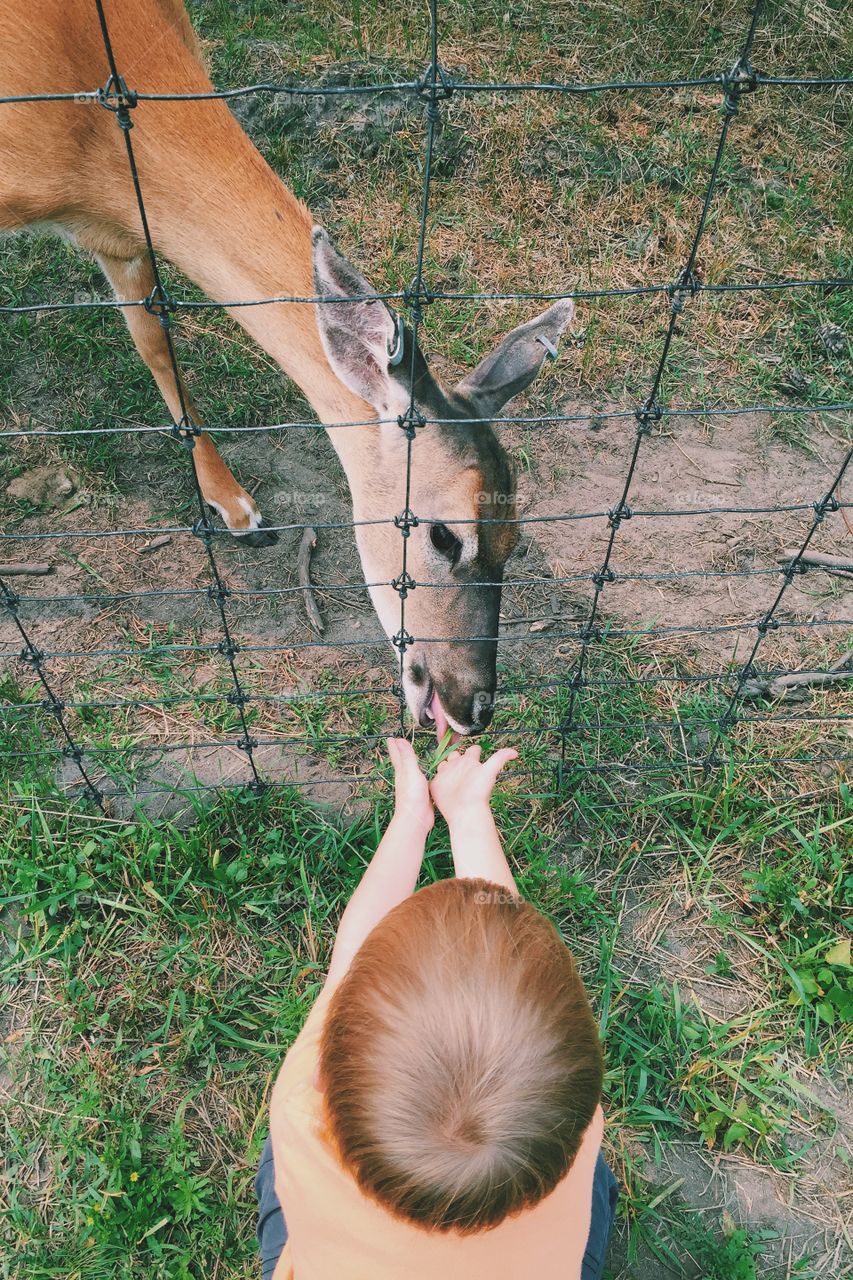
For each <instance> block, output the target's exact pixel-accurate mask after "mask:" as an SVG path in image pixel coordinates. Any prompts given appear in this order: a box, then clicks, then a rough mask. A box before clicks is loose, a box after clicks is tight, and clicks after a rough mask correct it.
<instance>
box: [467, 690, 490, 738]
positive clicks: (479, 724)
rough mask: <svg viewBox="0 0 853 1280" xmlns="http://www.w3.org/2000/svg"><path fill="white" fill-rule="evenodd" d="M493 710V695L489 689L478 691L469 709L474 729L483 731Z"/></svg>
mask: <svg viewBox="0 0 853 1280" xmlns="http://www.w3.org/2000/svg"><path fill="white" fill-rule="evenodd" d="M494 710H495V695H494V694H493V693H492V692H491V690H490V689H478V690H477V692H476V693H475V694H474V702H473V705H472V707H471V721H472V723H473V725H474V727H475V728H476V729H485V728H486V726H487V725H488V724H489V722H490V721H491V718H492V715H493V714H494Z"/></svg>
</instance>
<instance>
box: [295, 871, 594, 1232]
mask: <svg viewBox="0 0 853 1280" xmlns="http://www.w3.org/2000/svg"><path fill="white" fill-rule="evenodd" d="M320 1079H321V1083H322V1087H323V1091H324V1094H325V1100H326V1107H327V1111H328V1116H329V1122H330V1125H331V1129H332V1132H333V1134H334V1137H335V1140H336V1142H337V1145H338V1147H339V1150H340V1152H341V1155H342V1157H343V1160H344V1162H345V1163H346V1165H347V1167H348V1168H349V1169H351V1170H352V1172H353V1175H354V1176H355V1178H356V1180H357V1181H358V1183H359V1185H360V1186H361V1188H362V1190H364V1191H365V1192H366V1193H368V1194H369V1195H371V1196H373V1197H374V1198H375V1199H377V1200H379V1201H380V1202H381V1203H382V1204H383V1205H384V1206H385V1207H386V1208H387V1209H389V1210H390V1211H391V1212H392V1213H395V1214H396V1215H398V1216H400V1217H403V1218H406V1219H408V1220H410V1221H413V1222H416V1223H419V1224H420V1225H422V1226H425V1227H435V1228H439V1229H451V1228H452V1229H455V1230H457V1231H464V1232H468V1231H477V1230H483V1229H485V1228H487V1227H491V1226H495V1225H497V1223H499V1222H501V1221H502V1220H503V1219H504V1218H505V1217H506V1216H507V1215H508V1214H512V1213H517V1212H518V1211H520V1210H521V1209H524V1208H526V1207H528V1206H531V1205H534V1204H536V1203H537V1201H539V1200H541V1199H542V1198H543V1197H544V1196H546V1195H548V1193H549V1192H550V1191H552V1190H553V1188H554V1187H555V1186H556V1185H557V1183H558V1182H559V1181H560V1179H561V1178H562V1177H563V1176H564V1174H565V1173H566V1172H567V1170H568V1168H569V1166H570V1165H571V1163H572V1161H573V1160H574V1158H575V1155H576V1154H577V1151H578V1148H579V1146H580V1143H581V1139H582V1137H583V1134H584V1131H585V1130H586V1128H587V1126H588V1125H589V1123H590V1121H591V1119H592V1117H593V1115H594V1113H595V1110H596V1108H597V1106H598V1103H599V1098H600V1094H601V1079H602V1059H601V1049H600V1046H599V1039H598V1030H597V1027H596V1024H595V1021H594V1019H593V1016H592V1013H591V1011H590V1008H589V1004H588V1002H587V998H586V993H585V991H584V988H583V984H582V982H581V980H580V978H579V977H578V974H577V970H576V969H575V966H574V962H573V960H572V957H571V955H570V953H569V951H568V950H567V948H566V946H565V944H564V943H563V941H562V939H561V938H560V935H559V934H558V932H557V930H556V929H555V928H554V926H553V925H552V924H551V923H550V922H549V921H548V920H546V919H545V917H544V916H542V915H540V914H539V912H538V911H536V910H534V908H533V907H531V906H530V905H529V904H528V903H526V902H523V901H521V900H520V899H517V898H515V897H514V896H513V895H511V894H510V893H508V892H507V890H506V889H502V888H500V887H499V886H498V885H493V884H489V883H488V882H487V881H485V880H443V881H441V882H439V883H438V884H433V885H430V886H429V887H428V888H425V889H422V890H421V891H420V892H419V893H416V894H415V895H414V896H413V897H411V898H408V899H407V900H406V901H405V902H403V903H401V904H400V906H398V907H396V908H395V909H394V910H393V911H391V912H390V913H389V914H388V915H387V916H386V917H385V919H384V920H383V921H382V922H381V923H380V924H379V925H377V927H376V928H375V929H374V930H373V932H372V933H371V934H370V935H369V937H368V938H367V940H366V941H365V942H364V943H363V944H362V946H361V948H360V950H359V951H358V953H357V955H356V956H355V959H354V960H353V963H352V966H351V968H350V971H349V973H348V974H347V976H346V977H345V978H344V979H343V981H342V982H341V984H340V986H339V987H338V989H337V991H336V992H335V993H334V995H333V996H332V1000H331V1003H330V1005H329V1009H328V1011H327V1016H326V1022H325V1027H324V1031H323V1038H322V1044H321V1053H320Z"/></svg>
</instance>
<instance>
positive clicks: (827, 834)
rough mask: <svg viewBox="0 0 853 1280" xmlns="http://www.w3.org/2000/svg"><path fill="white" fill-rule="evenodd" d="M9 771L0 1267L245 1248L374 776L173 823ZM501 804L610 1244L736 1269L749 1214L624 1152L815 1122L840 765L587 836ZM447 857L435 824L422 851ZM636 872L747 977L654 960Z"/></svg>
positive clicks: (834, 916)
mask: <svg viewBox="0 0 853 1280" xmlns="http://www.w3.org/2000/svg"><path fill="white" fill-rule="evenodd" d="M20 781H21V780H19V786H18V787H17V788H15V790H17V791H18V795H17V797H15V796H14V794H11V795H10V797H9V799H8V800H7V801H6V802H5V803H4V805H3V808H2V810H0V814H1V815H2V817H1V818H0V821H2V824H3V842H2V848H3V852H2V855H0V883H2V884H3V885H4V886H5V890H4V894H3V897H2V899H0V905H2V906H3V907H5V908H6V915H5V920H6V928H7V930H8V932H7V935H6V942H5V945H4V952H3V957H4V958H3V979H4V985H3V988H2V997H0V998H2V1006H0V1018H2V1019H3V1024H4V1026H7V1027H9V1028H11V1030H12V1034H11V1035H8V1034H7V1052H8V1055H9V1059H10V1061H9V1067H10V1069H11V1071H12V1075H13V1079H14V1080H15V1082H16V1089H15V1094H14V1097H13V1100H11V1101H10V1102H9V1103H7V1106H6V1108H5V1117H4V1118H5V1134H4V1141H3V1147H4V1151H5V1153H6V1159H7V1162H8V1169H9V1172H10V1175H11V1176H10V1177H9V1179H8V1180H7V1182H6V1184H5V1190H4V1193H3V1194H4V1197H5V1203H4V1205H3V1209H4V1213H3V1218H2V1221H3V1226H2V1231H3V1236H4V1242H5V1246H6V1250H7V1257H8V1256H11V1257H13V1258H14V1257H17V1258H19V1259H24V1258H25V1259H26V1265H25V1268H24V1270H20V1269H19V1268H18V1266H17V1264H15V1263H13V1264H12V1266H13V1270H12V1272H11V1274H13V1275H16V1276H17V1275H21V1276H23V1274H25V1273H26V1275H28V1276H40V1277H41V1276H43V1277H48V1276H51V1277H53V1276H57V1275H59V1274H62V1275H66V1274H67V1275H74V1274H76V1271H75V1268H76V1269H77V1271H79V1273H80V1274H81V1276H82V1275H85V1276H97V1277H101V1276H103V1277H107V1276H109V1277H113V1276H115V1277H119V1276H125V1275H128V1276H129V1275H131V1274H133V1275H135V1276H145V1277H152V1278H153V1277H160V1276H163V1277H167V1276H168V1277H174V1276H186V1277H196V1276H198V1277H201V1276H203V1275H207V1274H210V1272H209V1270H208V1268H209V1266H210V1265H211V1260H213V1259H217V1260H218V1261H217V1266H218V1267H219V1270H218V1271H217V1272H216V1274H217V1275H220V1276H223V1277H228V1278H229V1280H230V1278H232V1277H237V1276H244V1275H248V1274H250V1270H251V1265H252V1262H251V1259H252V1249H253V1242H252V1234H251V1179H252V1172H253V1164H254V1161H255V1160H256V1158H257V1155H258V1152H259V1147H260V1144H261V1141H262V1138H263V1134H264V1131H265V1123H266V1121H265V1109H264V1108H265V1099H266V1094H267V1089H268V1087H269V1084H270V1081H271V1078H272V1074H273V1073H274V1072H275V1070H276V1069H277V1066H278V1063H279V1062H280V1059H281V1057H282V1055H283V1053H284V1051H285V1049H286V1047H287V1045H288V1043H290V1041H291V1040H292V1038H293V1036H294V1035H295V1033H296V1031H297V1030H298V1028H299V1026H300V1024H301V1021H302V1019H303V1018H304V1015H305V1013H306V1011H307V1009H308V1007H309V1006H310V1002H311V999H312V997H313V995H314V993H315V992H316V990H317V989H318V984H319V982H320V981H321V977H322V971H323V968H324V965H325V963H326V961H327V958H328V953H329V948H330V945H331V942H332V939H333V935H334V927H335V922H336V920H337V918H338V917H339V915H340V912H341V910H342V908H343V905H344V903H345V902H346V900H347V898H348V896H349V894H350V893H351V891H352V889H353V888H354V886H355V884H356V883H357V880H358V877H359V875H360V873H361V870H362V869H363V866H364V864H365V861H366V859H367V858H369V856H370V854H371V852H372V850H373V849H374V847H375V845H376V842H377V839H378V835H379V831H380V829H381V825H382V823H383V821H384V820H385V819H386V818H387V814H388V809H387V799H386V798H384V797H385V795H387V793H384V794H383V793H376V796H375V801H374V805H373V806H372V807H371V808H370V809H369V810H368V812H367V813H366V814H365V816H363V817H361V818H359V819H356V820H354V821H352V822H350V823H349V824H346V823H344V824H340V823H338V822H336V821H335V820H333V819H330V818H329V817H326V816H323V814H322V812H321V811H318V810H315V809H312V808H311V807H309V806H308V805H307V804H306V803H305V802H304V801H303V800H301V799H300V798H299V797H298V796H297V795H296V794H295V793H293V794H290V793H287V794H279V795H278V796H277V797H275V798H272V799H270V798H264V799H262V800H260V801H257V800H252V799H241V798H240V797H239V796H234V795H230V796H228V795H226V796H223V798H222V799H221V800H220V802H219V803H218V804H217V805H216V806H215V807H212V808H211V807H207V806H204V807H203V808H202V809H201V810H200V813H199V816H198V820H197V822H196V823H195V824H194V825H192V826H190V827H189V828H188V829H186V830H183V831H182V830H179V829H178V828H176V827H174V826H172V825H170V824H165V825H159V824H158V825H157V826H154V825H151V824H150V823H148V822H147V821H146V820H144V819H143V818H141V817H139V818H137V819H135V820H133V821H130V822H127V821H110V820H105V819H104V818H102V817H98V816H97V815H92V816H90V817H87V816H86V815H85V814H84V813H82V812H81V811H80V809H79V808H78V809H68V807H67V806H66V805H64V804H63V802H62V801H61V800H60V799H59V798H58V797H56V796H49V795H47V794H43V795H42V796H41V798H37V797H36V796H35V795H33V792H34V791H38V788H37V787H35V786H32V787H22V786H21V785H20ZM27 792H28V793H29V798H27V794H26V793H27ZM497 813H498V819H499V822H500V825H501V827H502V829H503V831H504V833H505V835H506V840H507V847H508V851H509V854H510V857H511V859H512V862H513V865H514V866H515V868H516V870H517V872H518V875H519V881H520V884H521V886H522V889H523V891H524V893H525V894H526V895H527V896H528V897H529V898H530V899H531V900H532V901H534V902H535V903H536V904H537V905H538V906H540V908H541V909H542V910H544V911H545V912H547V913H548V914H550V915H551V916H552V918H553V919H554V920H555V922H556V923H557V924H558V925H559V927H560V928H561V930H562V931H563V933H564V936H565V937H566V939H567V941H569V943H570V945H571V946H572V947H573V949H574V950H575V952H576V954H577V956H578V959H579V963H580V965H581V968H582V971H583V973H584V976H585V979H586V981H587V983H588V985H589V988H590V991H591V993H592V996H593V999H594V1001H595V1004H596V1007H597V1009H598V1011H599V1016H600V1019H601V1023H602V1029H603V1032H604V1035H605V1041H606V1046H607V1064H608V1069H607V1081H606V1107H607V1113H608V1117H609V1122H610V1125H609V1130H608V1144H609V1145H610V1147H611V1151H612V1158H613V1160H614V1164H615V1166H616V1168H617V1171H618V1173H619V1175H620V1178H621V1179H622V1181H623V1184H624V1186H625V1191H626V1197H625V1204H624V1210H623V1212H624V1213H625V1215H626V1217H627V1219H628V1221H629V1222H630V1224H631V1226H632V1235H631V1242H632V1243H631V1249H632V1250H635V1251H637V1250H639V1251H641V1252H642V1250H643V1249H648V1248H649V1247H651V1248H652V1249H653V1251H654V1252H655V1253H656V1254H657V1255H658V1256H660V1257H661V1258H662V1259H666V1258H667V1257H668V1258H670V1260H671V1262H672V1265H673V1266H674V1268H675V1270H674V1274H676V1275H691V1276H695V1275H700V1274H701V1275H703V1276H716V1275H719V1277H720V1280H723V1278H724V1277H725V1280H728V1278H729V1277H730V1276H736V1275H741V1274H742V1275H743V1276H744V1277H750V1276H752V1275H753V1274H756V1273H755V1272H753V1271H750V1270H749V1266H750V1265H751V1263H750V1259H751V1258H752V1256H753V1252H754V1249H753V1246H754V1244H755V1240H754V1239H753V1238H752V1237H748V1238H747V1237H744V1236H743V1235H740V1234H738V1233H735V1234H729V1236H728V1237H726V1236H725V1234H723V1235H722V1236H721V1235H720V1234H719V1222H718V1221H717V1219H716V1218H715V1216H714V1215H710V1214H709V1215H708V1218H707V1220H705V1221H704V1222H703V1223H702V1224H697V1222H696V1220H695V1218H693V1219H691V1218H690V1216H689V1215H687V1214H686V1213H684V1212H683V1211H681V1210H679V1209H678V1203H679V1197H678V1195H677V1190H678V1189H677V1188H676V1189H674V1190H673V1191H671V1192H670V1193H669V1194H667V1195H666V1196H665V1197H663V1198H660V1196H659V1193H658V1194H656V1195H653V1194H651V1193H650V1191H649V1189H648V1186H647V1184H646V1182H645V1178H644V1173H645V1171H646V1166H647V1164H648V1163H649V1162H652V1163H653V1162H654V1159H655V1151H656V1150H657V1149H658V1148H659V1147H660V1146H661V1145H663V1146H665V1145H666V1144H667V1143H668V1142H670V1141H672V1140H674V1139H678V1140H688V1141H694V1142H697V1143H702V1142H705V1143H707V1144H709V1145H711V1146H713V1147H714V1148H715V1149H716V1148H720V1149H722V1150H724V1151H731V1150H734V1151H736V1152H739V1153H742V1154H743V1155H748V1156H750V1157H751V1158H753V1159H755V1160H756V1161H758V1162H759V1163H760V1164H762V1165H764V1166H766V1167H769V1168H775V1169H779V1170H783V1171H784V1172H786V1173H794V1174H796V1172H797V1171H798V1170H799V1169H801V1168H802V1167H803V1161H804V1160H805V1159H807V1154H808V1148H809V1143H810V1141H813V1140H815V1139H816V1138H820V1137H821V1135H825V1134H830V1133H831V1130H832V1126H833V1122H832V1120H831V1117H830V1116H829V1114H828V1112H827V1111H826V1109H825V1108H824V1106H823V1105H822V1104H821V1102H820V1099H819V1098H818V1097H817V1095H816V1093H815V1089H814V1073H815V1072H817V1073H818V1075H820V1074H827V1075H829V1074H831V1073H832V1072H833V1071H834V1070H835V1069H837V1068H838V1066H839V1065H840V1064H841V1063H842V1062H843V1061H844V1060H845V1055H848V1054H849V1052H850V1048H851V1021H850V1014H851V1011H850V1003H849V1001H850V999H851V998H853V997H850V996H848V1001H847V1003H846V1005H842V1006H840V1007H838V1008H836V1010H835V1016H833V1017H829V1018H828V1017H827V1016H826V1013H825V1010H823V1009H822V1004H823V1003H824V1002H825V1000H826V988H827V986H828V985H829V980H827V979H826V978H825V977H824V976H823V971H824V970H828V971H829V973H830V975H831V983H832V985H837V986H838V987H839V989H844V990H846V991H848V992H849V991H850V987H851V972H853V971H851V970H850V968H849V965H847V964H846V963H845V962H844V954H843V947H842V948H841V949H840V950H839V949H838V943H839V941H843V939H844V937H845V936H849V935H846V934H845V929H846V928H847V924H845V916H846V917H847V921H848V924H849V912H850V909H851V907H853V875H851V872H850V866H849V856H848V855H849V849H850V838H851V833H853V804H851V798H850V794H849V792H848V791H847V790H846V789H845V788H841V789H840V790H839V789H837V788H836V789H833V788H827V791H826V794H825V796H824V797H823V799H822V801H821V802H819V803H817V802H812V803H811V804H810V805H809V806H808V807H803V808H798V806H795V805H790V804H789V805H776V806H774V805H768V804H767V803H765V802H763V801H762V800H761V799H760V797H758V796H750V795H749V793H748V791H747V790H746V788H745V787H744V786H743V785H742V784H737V783H736V784H729V785H728V786H724V787H723V789H722V790H721V791H720V793H719V794H718V795H717V796H716V798H715V799H714V800H712V799H711V798H710V797H708V796H707V795H702V794H699V793H694V792H690V791H673V792H671V793H670V794H669V795H668V796H665V797H663V798H657V799H655V800H653V801H650V802H648V803H643V802H641V803H639V804H636V805H632V806H630V807H626V808H625V809H623V810H621V811H616V812H611V813H610V814H609V815H608V816H607V817H605V818H602V817H599V818H598V821H597V828H596V831H595V833H594V835H593V837H592V839H591V840H590V841H589V843H587V833H584V834H583V835H582V834H581V829H580V828H581V824H580V823H579V822H578V820H577V818H576V817H572V815H571V813H570V811H569V810H568V809H567V808H566V807H560V806H559V805H555V804H554V803H553V802H536V801H533V802H530V801H529V800H528V799H527V798H526V796H525V794H524V793H523V792H512V791H510V792H504V793H502V795H501V797H500V798H499V800H498V803H497ZM578 838H581V839H582V840H583V844H582V845H581V846H580V849H582V853H581V854H580V856H578V854H577V853H575V854H574V855H573V854H572V848H573V847H574V849H575V850H578V851H579V852H580V850H579V846H577V845H575V844H574V841H575V840H576V839H578ZM662 866H663V867H665V868H666V873H667V874H666V879H665V882H664V883H662V882H661V878H660V877H659V872H660V869H661V867H662ZM448 869H449V857H448V845H447V836H446V831H445V829H444V828H443V825H442V824H439V827H438V828H437V830H436V832H435V833H434V835H433V837H432V838H431V840H430V844H429V848H428V855H427V859H426V862H425V872H424V875H425V877H426V878H432V877H435V876H441V875H443V874H446V873H447V871H448ZM675 886H682V887H681V888H678V889H676V888H675ZM638 891H639V892H642V893H644V894H646V895H647V896H648V898H649V900H650V901H653V902H655V903H659V902H662V901H666V900H667V899H668V898H669V897H670V896H671V895H672V894H673V892H674V893H675V896H676V898H678V899H679V901H680V904H681V905H682V906H683V905H684V903H685V902H686V901H687V900H688V899H689V902H690V907H689V910H690V913H691V916H692V921H693V924H692V928H693V929H694V930H695V931H696V932H697V933H698V934H699V935H701V937H702V939H703V942H704V944H705V949H706V950H707V951H708V953H709V955H712V956H716V957H717V960H716V962H714V963H713V964H712V965H711V966H710V968H711V975H710V976H711V977H712V978H716V977H718V976H719V977H721V978H722V980H723V981H724V984H725V985H727V986H728V987H729V988H731V987H733V986H735V987H736V986H737V983H738V982H743V981H745V980H746V978H747V975H748V999H747V1001H746V1004H745V1006H743V1005H741V1006H740V1007H739V1008H738V1010H737V1012H735V1013H731V1014H730V1015H728V1016H726V1015H724V1014H722V1013H721V1011H720V1010H719V1008H717V1007H716V1006H714V1005H712V1006H710V1007H706V1006H704V1004H703V1002H702V1001H701V1000H700V999H698V998H697V994H696V993H697V991H699V992H701V991H704V988H702V987H701V985H700V986H699V987H697V985H696V977H695V974H693V975H691V973H690V971H689V969H688V970H687V971H685V973H683V974H682V975H681V976H680V977H677V976H675V973H674V970H675V971H677V970H678V953H677V952H676V953H675V954H674V958H673V957H672V956H671V957H670V960H669V963H668V964H664V963H662V957H661V955H660V954H657V953H656V952H655V950H654V948H651V949H648V950H647V949H646V948H645V947H644V945H643V943H642V940H641V939H639V938H636V937H632V936H631V931H630V930H628V929H626V927H625V918H624V912H625V909H626V903H627V902H628V901H629V900H630V895H631V894H636V893H637V892H638ZM685 909H686V908H685ZM677 914H678V913H677ZM803 919H805V921H806V922H807V924H806V927H805V928H804V927H803V926H802V924H801V921H802V920H803ZM675 927H676V931H677V920H676V925H675ZM831 948H836V950H835V953H834V957H833V956H830V960H831V959H833V958H834V960H837V961H841V963H838V964H835V963H830V961H829V960H828V959H827V956H828V953H830V950H831ZM721 958H722V960H721ZM732 975H733V976H734V978H735V979H737V981H736V982H732V980H731V979H732ZM812 975H813V977H814V981H815V982H816V983H819V984H821V985H822V987H823V988H824V991H823V994H822V995H821V994H820V993H819V992H818V991H817V990H816V989H814V988H812V986H811V983H810V978H811V976H812ZM792 995H793V996H794V997H795V998H794V1000H793V1001H792ZM733 1230H734V1228H733V1227H730V1232H731V1231H733ZM691 1258H699V1259H702V1260H703V1261H702V1265H703V1266H706V1267H707V1268H711V1269H709V1270H706V1271H697V1270H695V1269H693V1270H691V1263H690V1259H691ZM679 1259H680V1261H679ZM735 1262H736V1264H737V1266H738V1267H741V1268H742V1271H738V1270H731V1271H726V1270H725V1266H727V1265H731V1267H734V1266H735ZM21 1265H23V1262H22V1263H21ZM628 1265H629V1267H630V1265H631V1264H630V1262H629V1264H628ZM713 1267H716V1268H717V1270H713V1269H712V1268H713ZM758 1274H765V1273H764V1272H759V1273H758ZM802 1274H807V1272H805V1271H804V1272H802Z"/></svg>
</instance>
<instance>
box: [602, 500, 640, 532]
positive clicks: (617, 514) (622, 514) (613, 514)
mask: <svg viewBox="0 0 853 1280" xmlns="http://www.w3.org/2000/svg"><path fill="white" fill-rule="evenodd" d="M633 514H634V513H633V511H632V510H631V508H630V507H629V506H628V503H627V502H625V501H624V500H623V501H621V502H620V503H619V504H618V506H615V507H611V509H610V510H609V511H608V513H607V523H608V524H609V525H610V528H611V529H618V528H619V526H620V524H621V523H622V521H623V520H630V519H631V517H632V515H633Z"/></svg>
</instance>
